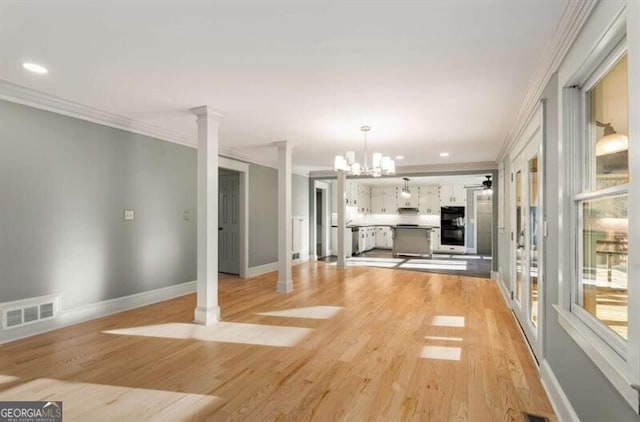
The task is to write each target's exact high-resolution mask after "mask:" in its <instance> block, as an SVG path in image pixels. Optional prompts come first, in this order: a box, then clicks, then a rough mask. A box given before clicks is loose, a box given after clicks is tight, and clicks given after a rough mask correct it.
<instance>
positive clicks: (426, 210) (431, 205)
mask: <svg viewBox="0 0 640 422" xmlns="http://www.w3.org/2000/svg"><path fill="white" fill-rule="evenodd" d="M418 202H419V203H418V209H419V212H420V214H428V215H439V214H440V198H439V189H438V185H423V186H420V197H419V199H418Z"/></svg>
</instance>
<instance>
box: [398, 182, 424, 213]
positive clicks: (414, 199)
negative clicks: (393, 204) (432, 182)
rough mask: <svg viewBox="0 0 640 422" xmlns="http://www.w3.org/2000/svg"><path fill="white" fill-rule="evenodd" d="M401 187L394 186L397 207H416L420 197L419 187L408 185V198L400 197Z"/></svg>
mask: <svg viewBox="0 0 640 422" xmlns="http://www.w3.org/2000/svg"><path fill="white" fill-rule="evenodd" d="M401 192H402V187H398V188H396V198H397V200H396V201H397V208H418V204H419V198H420V187H419V186H409V192H411V196H410V197H409V198H403V197H402V194H401Z"/></svg>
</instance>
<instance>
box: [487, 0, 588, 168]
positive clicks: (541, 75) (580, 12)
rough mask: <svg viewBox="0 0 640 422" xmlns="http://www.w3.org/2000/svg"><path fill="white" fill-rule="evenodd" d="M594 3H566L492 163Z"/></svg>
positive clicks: (511, 139) (534, 103) (527, 113)
mask: <svg viewBox="0 0 640 422" xmlns="http://www.w3.org/2000/svg"><path fill="white" fill-rule="evenodd" d="M597 3H598V0H583V1H568V2H567V7H566V8H565V10H564V13H563V14H562V17H561V18H560V22H558V25H557V26H556V29H555V32H554V33H553V35H552V36H551V38H550V39H549V41H548V42H547V45H546V47H545V49H544V52H543V53H542V57H541V58H540V61H539V63H540V65H539V66H538V68H537V69H536V70H535V72H534V73H533V75H532V77H531V79H530V81H529V85H528V86H527V90H526V93H525V96H524V100H523V101H522V104H521V106H520V110H519V111H518V114H517V116H516V119H515V121H514V123H513V125H512V126H511V129H510V130H509V132H508V133H507V136H506V137H505V139H504V140H503V141H502V145H501V146H500V150H499V151H498V155H497V156H496V161H501V160H502V159H503V158H504V155H505V154H506V153H507V152H508V150H509V147H510V145H511V144H512V143H513V142H514V141H515V140H516V139H518V137H519V136H520V133H521V132H522V130H523V129H524V128H525V127H526V123H527V121H528V120H529V117H530V115H531V113H532V112H533V110H534V109H535V107H536V106H537V104H538V101H539V100H540V97H541V96H542V93H543V91H544V89H545V87H546V86H547V83H549V80H550V79H551V76H552V75H553V74H554V73H555V72H556V71H557V70H558V68H559V67H560V64H561V63H562V60H564V57H565V56H566V54H567V52H568V51H569V48H570V47H571V45H572V44H573V42H574V41H575V39H576V37H577V36H578V34H579V33H580V30H581V29H582V27H583V26H584V24H585V23H586V21H587V19H588V18H589V16H590V15H591V12H592V11H593V9H594V8H595V6H596V5H597Z"/></svg>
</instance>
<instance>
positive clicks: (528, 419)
mask: <svg viewBox="0 0 640 422" xmlns="http://www.w3.org/2000/svg"><path fill="white" fill-rule="evenodd" d="M524 421H525V422H549V419H548V418H546V417H545V416H538V415H532V414H531V413H525V414H524Z"/></svg>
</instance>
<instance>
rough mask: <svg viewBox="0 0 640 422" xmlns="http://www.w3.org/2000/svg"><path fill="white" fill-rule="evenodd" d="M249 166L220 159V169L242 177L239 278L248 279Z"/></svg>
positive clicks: (228, 159)
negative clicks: (236, 173)
mask: <svg viewBox="0 0 640 422" xmlns="http://www.w3.org/2000/svg"><path fill="white" fill-rule="evenodd" d="M249 166H250V165H249V164H247V163H243V162H241V161H236V160H232V159H230V158H226V157H218V168H223V169H227V170H233V171H237V172H238V173H239V176H240V184H239V190H240V192H239V195H238V198H239V201H240V207H239V213H240V215H239V216H238V217H239V218H238V222H239V226H240V227H239V231H240V236H239V237H240V242H239V248H240V251H239V254H238V256H239V259H240V268H239V270H240V271H239V277H240V278H247V276H248V273H249V230H248V229H249Z"/></svg>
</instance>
